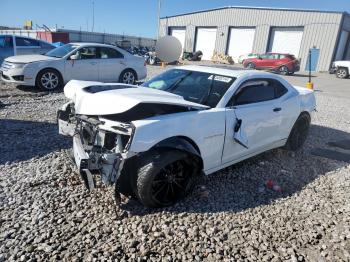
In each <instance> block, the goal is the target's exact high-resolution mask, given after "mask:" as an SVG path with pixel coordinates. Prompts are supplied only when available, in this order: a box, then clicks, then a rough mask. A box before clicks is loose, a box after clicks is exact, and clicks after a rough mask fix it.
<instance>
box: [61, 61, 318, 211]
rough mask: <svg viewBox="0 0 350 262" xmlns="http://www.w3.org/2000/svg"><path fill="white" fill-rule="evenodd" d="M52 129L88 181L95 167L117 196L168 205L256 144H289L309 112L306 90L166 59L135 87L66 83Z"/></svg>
mask: <svg viewBox="0 0 350 262" xmlns="http://www.w3.org/2000/svg"><path fill="white" fill-rule="evenodd" d="M64 93H65V95H66V97H67V98H68V99H69V100H70V101H69V102H68V103H66V104H65V105H63V106H62V108H61V109H60V110H59V111H58V125H59V133H60V134H63V135H68V136H72V137H73V156H74V161H75V164H76V166H77V169H78V170H79V172H80V174H81V175H82V177H83V180H84V181H85V184H86V185H87V187H88V188H89V189H92V188H94V185H95V184H94V179H97V177H95V174H101V179H102V182H103V183H105V184H106V185H112V184H115V190H116V196H117V199H118V196H119V193H122V194H124V195H126V196H136V197H137V198H138V199H139V201H140V202H141V203H142V204H144V205H145V206H149V207H160V206H168V205H171V204H173V203H175V202H176V201H177V200H179V199H181V198H182V197H183V196H185V195H186V193H188V192H189V191H190V189H191V187H192V183H193V178H195V177H196V176H199V175H201V174H206V175H209V174H211V173H213V172H215V171H217V170H220V169H222V168H225V167H227V166H230V165H232V164H235V163H237V162H240V161H242V160H244V159H246V158H250V157H252V156H254V155H257V154H260V153H262V152H264V151H267V150H270V149H273V148H278V147H284V148H286V149H289V150H297V149H299V148H301V147H302V145H303V143H304V142H305V140H306V138H307V135H308V130H309V126H310V120H311V116H312V113H313V111H314V110H315V106H316V105H315V96H314V93H313V91H312V90H309V89H306V88H302V87H296V86H292V85H291V84H289V83H288V82H287V81H286V80H284V79H283V78H282V77H280V76H278V75H275V74H271V73H266V72H258V71H248V70H230V69H222V68H214V67H205V66H193V65H191V66H182V67H174V68H172V69H170V70H168V71H165V72H163V73H162V74H160V75H158V76H156V77H154V78H152V79H151V80H149V81H147V82H145V83H144V84H143V85H142V86H141V87H138V86H132V85H124V84H109V83H108V84H102V83H95V82H85V81H84V82H83V81H70V82H69V83H68V84H67V85H66V86H65V88H64Z"/></svg>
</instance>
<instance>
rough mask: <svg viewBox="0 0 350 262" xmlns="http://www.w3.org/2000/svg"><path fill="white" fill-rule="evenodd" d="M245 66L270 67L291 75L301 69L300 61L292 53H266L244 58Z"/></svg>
mask: <svg viewBox="0 0 350 262" xmlns="http://www.w3.org/2000/svg"><path fill="white" fill-rule="evenodd" d="M243 66H244V68H252V69H254V68H255V69H269V70H272V71H275V72H278V73H280V74H284V75H287V74H288V75H291V74H293V73H294V72H297V71H299V70H300V62H299V60H298V59H296V58H295V56H294V55H291V54H280V53H266V54H263V55H260V56H258V57H257V58H248V59H246V60H244V63H243Z"/></svg>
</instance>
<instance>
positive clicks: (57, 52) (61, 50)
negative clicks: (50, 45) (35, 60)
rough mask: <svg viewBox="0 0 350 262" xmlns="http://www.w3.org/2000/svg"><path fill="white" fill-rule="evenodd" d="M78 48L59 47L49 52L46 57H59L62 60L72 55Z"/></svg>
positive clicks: (74, 46)
mask: <svg viewBox="0 0 350 262" xmlns="http://www.w3.org/2000/svg"><path fill="white" fill-rule="evenodd" d="M77 47H78V46H77V45H72V44H66V45H64V46H60V47H57V48H55V49H52V50H51V51H49V52H47V53H46V54H45V55H46V56H51V57H58V58H62V57H64V56H65V55H66V54H68V53H70V52H71V51H73V50H74V49H76V48H77Z"/></svg>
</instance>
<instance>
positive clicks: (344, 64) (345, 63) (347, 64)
mask: <svg viewBox="0 0 350 262" xmlns="http://www.w3.org/2000/svg"><path fill="white" fill-rule="evenodd" d="M333 63H334V66H336V67H339V66H342V67H346V68H348V69H349V71H350V61H346V60H343V61H335V62H333Z"/></svg>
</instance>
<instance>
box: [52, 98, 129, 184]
mask: <svg viewBox="0 0 350 262" xmlns="http://www.w3.org/2000/svg"><path fill="white" fill-rule="evenodd" d="M57 122H58V127H59V133H60V134H62V135H66V136H72V137H73V158H74V162H75V164H76V166H77V169H78V171H79V173H80V175H81V177H82V178H83V180H84V183H85V185H86V187H87V188H88V189H89V190H91V189H93V188H95V185H96V184H95V181H94V175H96V174H98V175H100V176H101V181H102V183H103V184H105V185H113V184H115V183H116V182H117V180H118V178H119V177H120V174H121V170H122V169H123V165H124V162H125V160H126V159H128V158H130V157H132V156H134V155H135V154H133V153H132V152H129V151H128V149H129V147H130V143H131V140H132V137H133V134H134V129H135V128H134V126H133V125H132V124H131V123H123V122H118V121H110V120H108V119H104V118H103V117H98V116H86V115H79V114H75V112H74V103H72V102H70V103H67V104H65V105H64V106H63V107H62V108H61V110H59V111H58V113H57Z"/></svg>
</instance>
